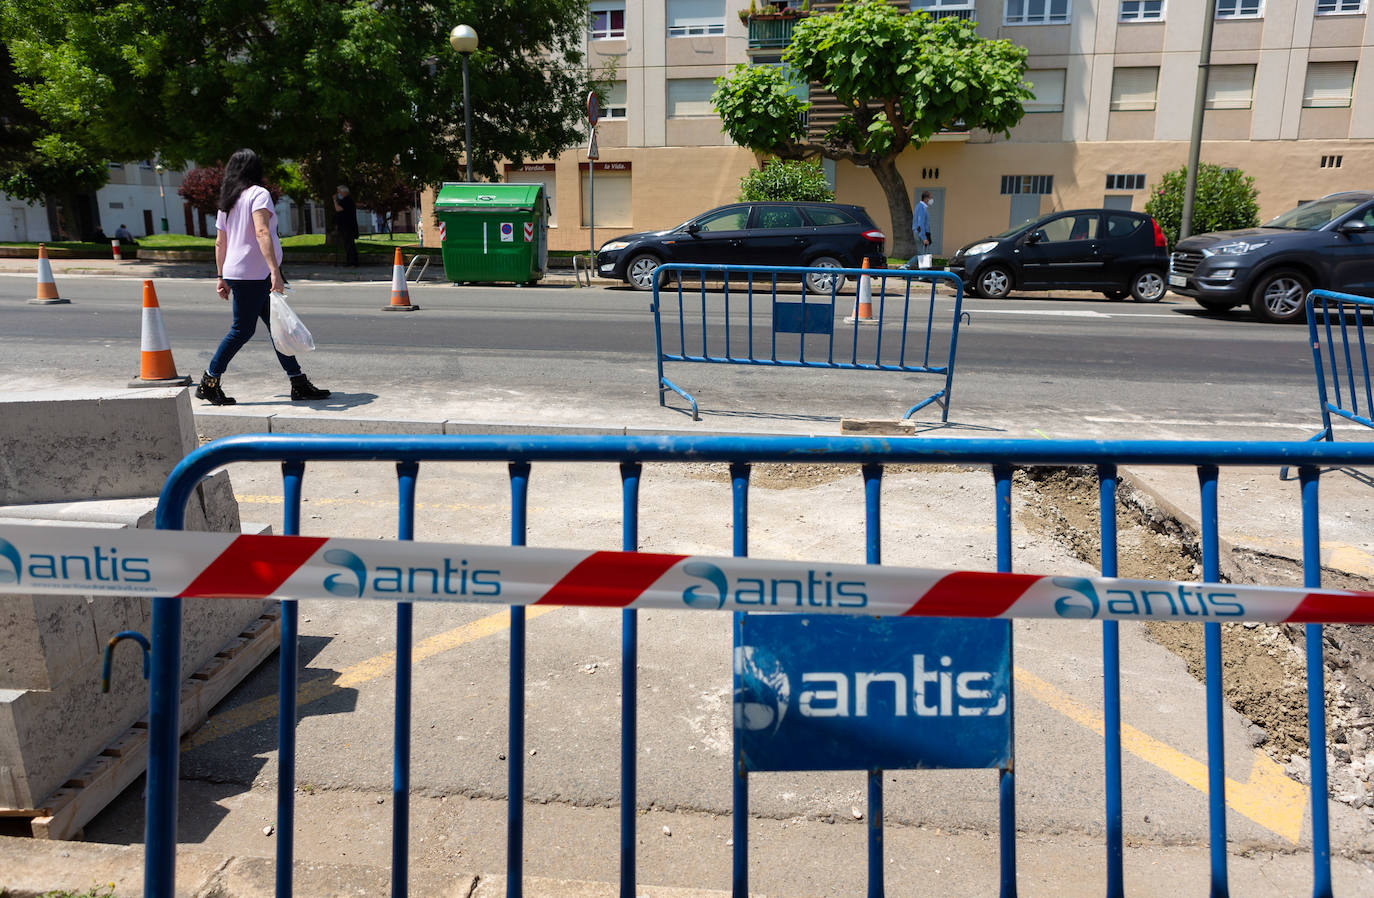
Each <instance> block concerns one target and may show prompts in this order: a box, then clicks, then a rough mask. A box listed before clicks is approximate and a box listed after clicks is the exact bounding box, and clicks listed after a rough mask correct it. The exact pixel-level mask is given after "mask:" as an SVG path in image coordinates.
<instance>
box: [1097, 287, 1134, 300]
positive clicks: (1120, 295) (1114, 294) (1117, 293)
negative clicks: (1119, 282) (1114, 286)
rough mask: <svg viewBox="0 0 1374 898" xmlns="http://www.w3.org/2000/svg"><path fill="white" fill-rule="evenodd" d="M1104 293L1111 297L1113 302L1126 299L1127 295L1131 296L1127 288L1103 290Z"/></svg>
mask: <svg viewBox="0 0 1374 898" xmlns="http://www.w3.org/2000/svg"><path fill="white" fill-rule="evenodd" d="M1102 295H1103V296H1105V297H1107V298H1108V299H1110V300H1111V301H1112V302H1121V300H1123V299H1125V298H1126V297H1127V296H1130V294H1129V293H1127V292H1126V291H1125V290H1103V291H1102Z"/></svg>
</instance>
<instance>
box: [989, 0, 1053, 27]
mask: <svg viewBox="0 0 1374 898" xmlns="http://www.w3.org/2000/svg"><path fill="white" fill-rule="evenodd" d="M1068 23H1069V0H1007V6H1006V9H1005V10H1004V11H1003V14H1002V24H1004V25H1067V24H1068Z"/></svg>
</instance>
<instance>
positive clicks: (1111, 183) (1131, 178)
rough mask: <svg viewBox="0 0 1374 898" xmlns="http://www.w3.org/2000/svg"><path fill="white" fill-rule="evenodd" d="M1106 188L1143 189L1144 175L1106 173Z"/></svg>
mask: <svg viewBox="0 0 1374 898" xmlns="http://www.w3.org/2000/svg"><path fill="white" fill-rule="evenodd" d="M1107 189H1108V190H1144V189H1145V176H1144V175H1107Z"/></svg>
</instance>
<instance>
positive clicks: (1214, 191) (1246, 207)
mask: <svg viewBox="0 0 1374 898" xmlns="http://www.w3.org/2000/svg"><path fill="white" fill-rule="evenodd" d="M1187 183H1188V167H1187V166H1186V165H1185V166H1183V167H1181V168H1178V169H1176V170H1175V171H1171V172H1166V173H1165V175H1164V177H1163V179H1162V180H1161V181H1160V183H1159V185H1158V186H1154V187H1151V188H1150V198H1149V199H1148V200H1146V202H1145V214H1147V215H1149V216H1150V217H1152V218H1153V219H1154V220H1155V221H1157V222H1159V226H1160V228H1161V229H1162V230H1163V231H1164V236H1165V237H1167V238H1168V240H1169V245H1170V246H1172V245H1174V244H1175V243H1177V242H1178V234H1179V229H1180V228H1181V227H1182V225H1183V192H1184V190H1185V188H1186V186H1187ZM1258 197H1259V191H1257V190H1255V179H1254V178H1252V177H1250V176H1249V175H1247V174H1245V173H1244V172H1242V171H1241V170H1240V169H1238V168H1230V169H1226V168H1222V167H1221V166H1220V165H1213V164H1211V163H1209V162H1204V163H1202V164H1201V165H1199V166H1198V170H1197V192H1196V193H1195V194H1194V196H1193V233H1194V234H1206V233H1208V232H1209V231H1230V230H1233V229H1235V228H1253V227H1255V226H1256V225H1258V224H1259V199H1258Z"/></svg>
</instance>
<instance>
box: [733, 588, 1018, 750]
mask: <svg viewBox="0 0 1374 898" xmlns="http://www.w3.org/2000/svg"><path fill="white" fill-rule="evenodd" d="M737 620H738V622H737V624H736V627H735V699H734V705H735V750H736V752H737V753H738V754H739V758H740V760H741V762H742V763H743V765H744V769H745V770H750V771H761V770H870V769H876V768H882V769H887V770H902V769H914V768H921V767H926V768H989V767H1003V766H1006V765H1008V764H1009V763H1010V761H1011V659H1010V651H1009V650H1010V644H1011V623H1010V622H1009V621H1001V620H996V621H980V620H950V619H945V618H929V619H914V618H900V617H883V618H864V617H836V616H833V615H817V614H742V615H739V616H738V619H737Z"/></svg>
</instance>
